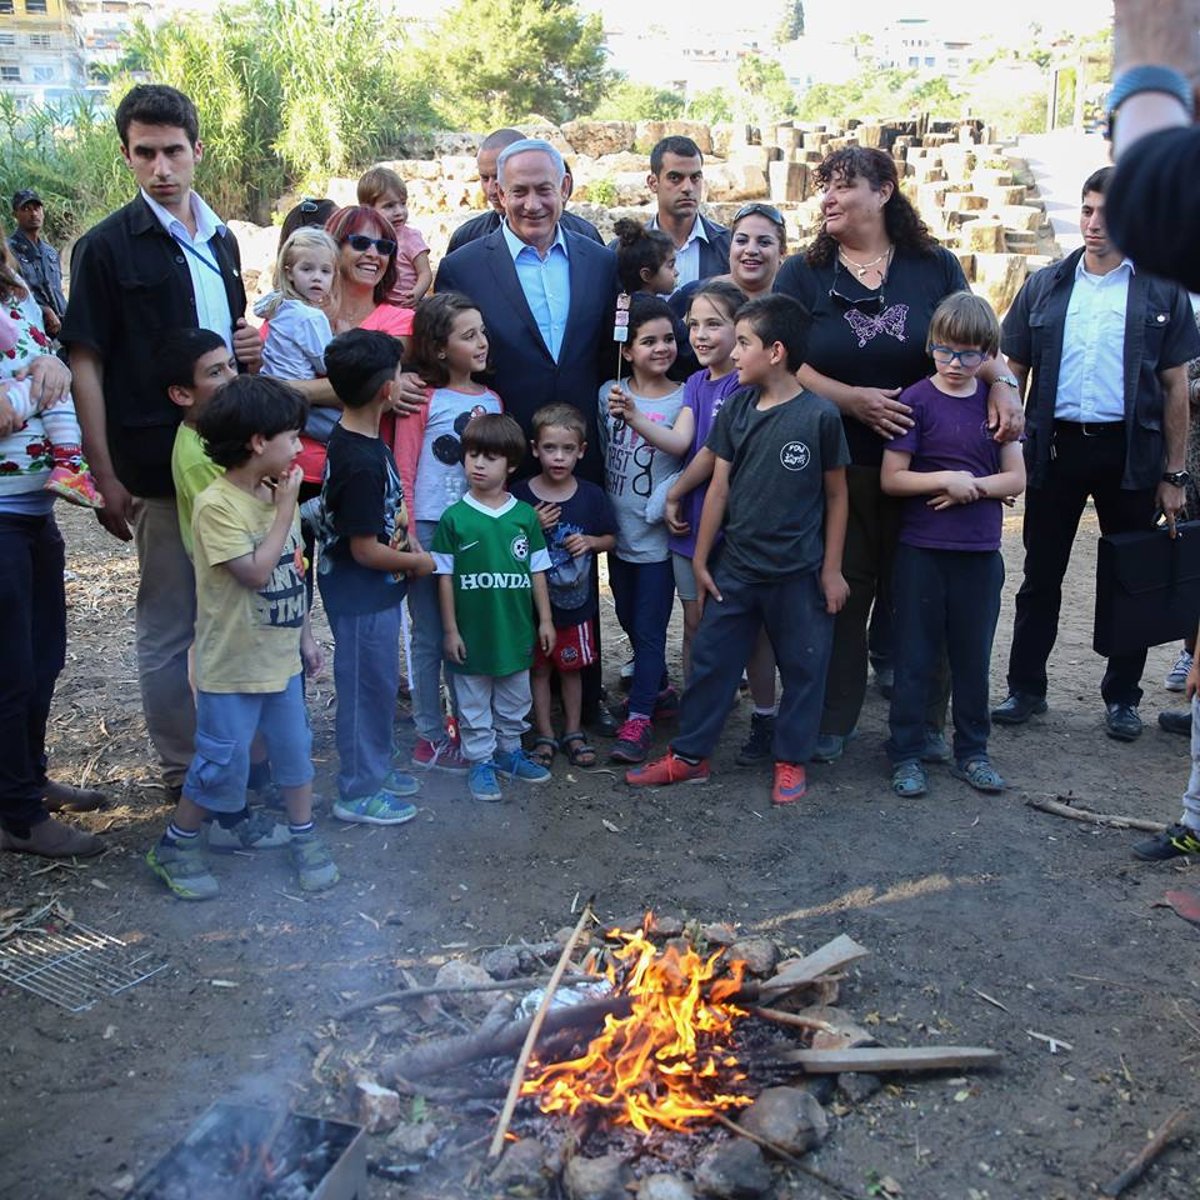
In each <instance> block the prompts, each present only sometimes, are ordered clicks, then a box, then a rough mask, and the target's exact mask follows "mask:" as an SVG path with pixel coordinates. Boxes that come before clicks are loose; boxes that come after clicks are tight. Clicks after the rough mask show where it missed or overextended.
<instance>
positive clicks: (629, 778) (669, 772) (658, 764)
mask: <svg viewBox="0 0 1200 1200" xmlns="http://www.w3.org/2000/svg"><path fill="white" fill-rule="evenodd" d="M625 782H626V783H628V784H630V785H631V786H632V787H665V786H666V785H667V784H669V783H707V782H708V759H707V758H702V759H701V760H700V761H699V762H698V763H690V762H684V761H683V759H682V758H677V757H676V755H675V753H674V751H672V750H668V751H667V752H666V754H664V755H663V757H662V758H656V759H655V760H654V761H653V762H652V763H647V764H646V765H645V766H644V767H632V768H631V769H630V770H628V771H626V772H625Z"/></svg>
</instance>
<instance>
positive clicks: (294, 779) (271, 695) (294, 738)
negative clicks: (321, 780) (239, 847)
mask: <svg viewBox="0 0 1200 1200" xmlns="http://www.w3.org/2000/svg"><path fill="white" fill-rule="evenodd" d="M255 731H258V732H259V733H261V734H262V735H263V740H264V741H265V742H266V744H267V753H268V755H270V758H271V778H272V779H273V780H274V782H275V783H277V784H278V785H279V786H280V787H281V788H298V787H303V786H304V785H305V784H306V783H308V782H309V781H310V780H311V779H312V777H313V765H312V730H311V729H309V726H308V712H307V711H306V709H305V707H304V674H303V672H302V671H297V672H296V674H295V675H293V676H292V677H291V679H290V680H288V684H287V687H285V688H284V689H283V691H281V692H200V693H199V694H198V695H197V697H196V753H195V754H194V755H193V756H192V762H191V765H190V766H189V767H188V771H187V775H186V776H185V777H184V781H183V794H184V795H185V796H187V798H188V799H189V800H192V801H194V802H195V803H196V804H198V805H200V807H201V808H206V809H208V810H209V811H210V812H218V813H240V812H241V811H242V810H243V809H244V808H245V807H246V776H247V774H248V772H249V770H250V743H251V741H252V740H253V739H254V734H255Z"/></svg>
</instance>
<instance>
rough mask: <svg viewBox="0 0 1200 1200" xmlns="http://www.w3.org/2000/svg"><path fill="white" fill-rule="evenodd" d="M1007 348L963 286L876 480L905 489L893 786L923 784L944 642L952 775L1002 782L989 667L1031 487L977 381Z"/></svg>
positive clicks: (896, 601) (933, 330) (902, 792)
mask: <svg viewBox="0 0 1200 1200" xmlns="http://www.w3.org/2000/svg"><path fill="white" fill-rule="evenodd" d="M999 346H1000V325H999V323H998V322H997V320H996V314H995V313H994V312H992V310H991V308H990V307H989V305H988V303H987V301H986V300H984V299H982V298H981V297H979V296H974V295H972V294H971V293H970V292H956V293H955V294H954V295H952V296H947V297H946V299H945V300H943V301H942V302H941V304H939V305H938V307H937V309H936V310H935V312H934V314H933V319H932V321H931V322H930V325H929V339H928V343H927V349H928V351H929V353H930V355H931V356H932V358H933V363H934V366H935V367H936V371H935V372H934V374H933V375H932V376H930V378H928V379H923V380H922V381H921V382H920V383H916V384H913V386H912V387H910V388H908V389H906V390H905V391H904V392H903V393H901V397H900V398H901V400H902V401H903V402H904V403H905V404H907V405H909V407H910V409H911V411H912V419H913V424H912V428H911V429H909V430H907V431H906V432H905V433H903V434H901V436H900V437H898V438H895V439H894V440H893V441H891V442H889V443H888V444H887V448H886V449H885V450H884V452H883V469H882V475H881V486H882V488H883V490H884V491H885V492H886V493H888V494H889V495H892V496H903V497H905V501H904V511H903V514H902V516H901V523H900V546H899V548H898V550H897V552H896V566H895V569H894V575H893V583H892V605H893V617H892V620H893V629H894V631H895V649H894V651H893V653H894V655H895V669H896V680H895V686H894V688H893V691H892V710H891V715H890V718H889V725H890V728H891V738H890V739H889V740H888V744H887V751H888V757H889V758H890V759H891V763H892V790H893V791H894V792H895V793H896V795H898V796H920V795H923V794H924V792H925V791H926V789H927V787H928V779H927V777H926V774H925V767H924V765H923V764H922V753H923V751H924V749H925V745H926V739H927V731H926V725H925V709H926V706H927V704H928V701H929V696H930V693H931V689H932V688H933V686H934V675H935V672H936V668H937V661H938V658H939V656H940V655H941V652H942V646H943V645H944V646H945V647H946V650H947V653H948V656H949V659H950V674H951V677H952V678H953V680H954V762H955V765H954V766H953V767H952V768H951V772H952V774H954V775H955V776H957V777H958V778H959V779H964V780H966V782H967V783H969V784H970V785H971V786H972V787H973V788H976V789H978V790H979V791H981V792H1000V791H1003V790H1004V786H1005V784H1004V780H1003V779H1002V778H1001V777H1000V775H999V774H998V773H997V772H996V769H995V768H994V767H993V766H992V764H991V762H990V760H989V759H988V750H987V740H988V734H989V733H990V731H991V719H990V716H989V712H988V675H989V673H990V670H991V660H992V639H993V637H994V636H995V633H996V621H997V619H998V617H999V615H1000V590H1001V588H1002V587H1003V586H1004V562H1003V560H1002V559H1001V557H1000V534H1001V527H1002V524H1003V521H1002V514H1001V503H1002V501H1003V500H1004V499H1005V498H1006V497H1008V496H1016V495H1017V494H1019V493H1020V492H1023V491H1024V490H1025V460H1024V457H1023V455H1022V452H1021V447H1020V445H1019V444H1018V443H1017V442H1008V443H1006V444H1005V445H1003V446H999V445H997V444H996V442H995V439H994V438H993V437H992V431H991V430H990V429H989V428H988V411H987V405H988V388H987V385H986V384H984V383H983V382H981V381H980V380H978V379H976V378H975V375H976V372H978V370H979V368H980V367H981V366H982V365H983V364H984V362H986V361H987V360H988V359H990V358H991V357H992V356H993V355H994V354H995V353H996V351H997V349H999Z"/></svg>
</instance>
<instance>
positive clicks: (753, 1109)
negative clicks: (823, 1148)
mask: <svg viewBox="0 0 1200 1200" xmlns="http://www.w3.org/2000/svg"><path fill="white" fill-rule="evenodd" d="M738 1124H739V1125H741V1127H742V1128H743V1129H748V1130H749V1131H750V1132H751V1133H757V1134H758V1136H759V1137H761V1138H765V1139H766V1140H767V1141H768V1142H772V1143H773V1144H774V1145H776V1146H782V1147H783V1149H785V1150H787V1151H789V1152H790V1153H792V1154H804V1153H806V1152H807V1151H809V1150H812V1149H813V1148H814V1147H816V1146H819V1145H820V1144H821V1143H822V1142H823V1141H824V1140H825V1139H826V1138H827V1137H828V1136H829V1120H828V1118H827V1117H826V1116H825V1110H824V1109H823V1108H822V1107H821V1105H820V1103H819V1101H818V1100H817V1098H816V1096H814V1095H813V1094H812V1093H811V1092H806V1091H802V1090H801V1089H800V1088H789V1087H778V1088H767V1090H766V1091H765V1092H763V1093H762V1094H761V1095H760V1096H759V1097H758V1099H757V1100H755V1101H754V1103H753V1104H752V1105H751V1106H750V1107H749V1108H748V1109H746V1111H745V1112H744V1113H742V1115H741V1116H740V1117H739V1118H738Z"/></svg>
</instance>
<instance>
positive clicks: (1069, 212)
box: [1017, 129, 1109, 255]
mask: <svg viewBox="0 0 1200 1200" xmlns="http://www.w3.org/2000/svg"><path fill="white" fill-rule="evenodd" d="M1017 152H1018V154H1019V155H1020V156H1021V157H1022V158H1023V159H1025V161H1026V162H1027V163H1028V164H1029V169H1030V171H1032V172H1033V177H1034V179H1035V180H1036V181H1037V187H1038V194H1039V196H1040V197H1041V200H1042V202H1043V203H1044V204H1045V206H1046V217H1047V219H1048V220H1049V222H1050V225H1051V228H1052V229H1053V230H1054V239H1055V241H1056V242H1057V243H1058V247H1059V250H1060V251H1061V252H1062V253H1063V254H1064V255H1066V254H1070V253H1071V251H1072V250H1078V249H1079V247H1080V246H1082V245H1083V236H1082V234H1080V232H1079V189H1080V188H1081V187H1082V186H1083V181H1084V180H1085V179H1086V178H1087V177H1088V176H1089V175H1090V174H1091V173H1092V172H1093V171H1094V170H1096V169H1097V168H1098V167H1103V166H1105V165H1106V164H1107V163H1108V161H1109V157H1108V143H1107V142H1105V140H1104V139H1103V138H1102V137H1101V136H1100V135H1099V134H1097V133H1076V132H1075V131H1074V130H1070V129H1057V130H1055V131H1054V132H1053V133H1027V134H1022V136H1021V137H1020V138H1018V139H1017Z"/></svg>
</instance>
